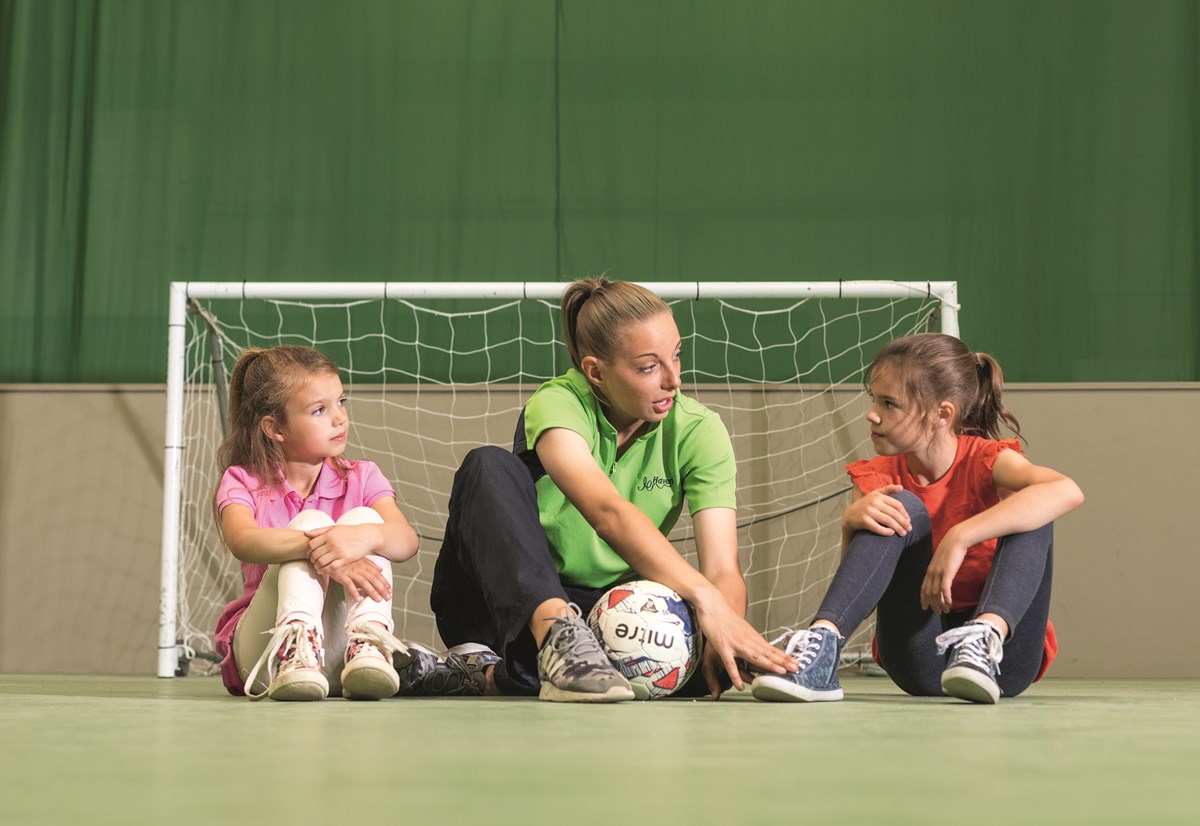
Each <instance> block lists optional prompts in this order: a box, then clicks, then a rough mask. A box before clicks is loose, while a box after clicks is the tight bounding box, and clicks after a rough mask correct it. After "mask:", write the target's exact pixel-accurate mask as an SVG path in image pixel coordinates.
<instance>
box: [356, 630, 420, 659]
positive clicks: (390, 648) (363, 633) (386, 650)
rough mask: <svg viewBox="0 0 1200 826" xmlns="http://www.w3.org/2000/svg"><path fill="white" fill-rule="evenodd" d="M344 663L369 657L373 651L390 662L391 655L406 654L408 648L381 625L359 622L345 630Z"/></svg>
mask: <svg viewBox="0 0 1200 826" xmlns="http://www.w3.org/2000/svg"><path fill="white" fill-rule="evenodd" d="M346 638H347V640H348V643H347V645H346V662H350V660H351V659H353V658H354V657H358V656H370V653H369V652H370V651H374V652H375V653H376V654H378V655H379V656H380V657H381V658H382V659H384V660H386V661H387V662H389V663H390V662H391V661H392V654H394V653H396V652H397V651H399V652H400V653H401V654H403V655H407V654H408V646H407V645H405V644H404V643H402V642H401V641H400V640H398V639H396V638H395V637H393V636H392V635H391V633H389V632H388V631H387V629H385V628H384V627H383V626H382V625H379V624H378V623H374V622H360V623H356V624H355V625H352V626H351V627H349V628H347V629H346Z"/></svg>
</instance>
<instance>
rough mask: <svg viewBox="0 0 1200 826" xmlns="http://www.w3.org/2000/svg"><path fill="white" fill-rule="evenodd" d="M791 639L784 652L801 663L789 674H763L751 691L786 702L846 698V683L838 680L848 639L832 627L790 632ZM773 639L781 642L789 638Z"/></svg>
mask: <svg viewBox="0 0 1200 826" xmlns="http://www.w3.org/2000/svg"><path fill="white" fill-rule="evenodd" d="M788 633H789V634H791V638H790V639H788V641H787V645H786V646H784V649H783V651H784V653H785V654H787V655H788V656H789V657H791V658H792V659H794V660H795V661H796V664H797V665H799V666H800V668H799V670H797V671H796V672H794V673H792V672H788V673H786V674H759V675H758V676H757V677H755V678H754V682H753V683H751V684H750V693H751V694H753V695H754V697H755V698H756V699H759V700H773V701H777V702H785V703H818V702H826V701H830V700H840V699H842V684H841V683H839V682H838V678H837V669H838V665H839V664H840V657H841V653H842V643H843V642H844V640H843V639H842V638H841V637H839V636H838V635H837V634H835V633H834V632H833V631H830V630H829V629H828V628H821V627H817V628H810V629H808V630H807V631H796V632H790V631H789V632H788ZM787 636H788V634H784V635H783V637H779V639H776V640H774V641H773V642H772V645H776V644H778V643H779V642H780V641H782V640H783V639H784V637H787Z"/></svg>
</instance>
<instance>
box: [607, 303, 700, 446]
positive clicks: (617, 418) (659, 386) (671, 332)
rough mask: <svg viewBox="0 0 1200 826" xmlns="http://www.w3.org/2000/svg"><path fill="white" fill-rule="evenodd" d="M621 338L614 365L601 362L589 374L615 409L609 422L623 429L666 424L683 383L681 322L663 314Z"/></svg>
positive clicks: (632, 327)
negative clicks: (681, 379) (643, 424)
mask: <svg viewBox="0 0 1200 826" xmlns="http://www.w3.org/2000/svg"><path fill="white" fill-rule="evenodd" d="M620 339H621V340H620V341H619V342H617V352H616V355H615V356H613V359H612V361H611V362H609V363H601V362H599V360H595V362H596V369H595V370H592V371H589V370H587V369H585V372H587V373H588V378H589V379H590V380H591V381H592V383H593V384H596V385H597V386H599V387H600V388H601V390H602V392H603V393H604V396H605V397H606V398H607V399H608V401H609V403H610V405H611V409H610V410H609V411H608V418H609V421H610V422H612V425H613V427H615V428H616V429H617V430H623V429H625V428H626V427H629V426H631V425H633V424H635V423H637V422H639V421H643V422H650V423H655V422H661V421H662V420H663V419H665V418H666V417H667V414H668V413H670V412H671V408H672V406H674V404H675V393H676V391H678V390H679V384H680V377H679V372H680V364H679V350H680V347H681V345H682V342H681V341H680V338H679V328H678V327H676V326H675V319H674V317H672V315H671V314H670V313H660V314H659V315H656V316H654V317H653V318H651V319H647V320H646V321H643V322H640V323H637V324H630V325H628V326H626V327H625V328H624V329H622V330H621V332H620ZM584 361H585V363H586V362H587V361H588V360H587V359H585V360H584Z"/></svg>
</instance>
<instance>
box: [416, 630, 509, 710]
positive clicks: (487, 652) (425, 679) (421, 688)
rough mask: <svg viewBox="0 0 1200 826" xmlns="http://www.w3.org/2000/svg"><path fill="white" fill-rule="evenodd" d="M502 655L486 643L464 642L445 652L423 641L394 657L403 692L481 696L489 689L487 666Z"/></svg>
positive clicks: (433, 695)
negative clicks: (426, 644) (427, 645)
mask: <svg viewBox="0 0 1200 826" xmlns="http://www.w3.org/2000/svg"><path fill="white" fill-rule="evenodd" d="M498 662H500V656H499V655H498V654H497V653H496V652H495V651H493V650H492V649H490V648H488V647H487V646H486V645H476V644H475V643H463V644H462V645H456V646H454V647H453V648H451V649H450V650H449V651H447V652H446V653H445V654H443V655H438V654H436V653H434V652H433V651H431V650H429V649H428V648H426V647H425V646H423V645H418V644H416V643H409V644H408V651H407V653H405V654H400V653H397V654H396V655H395V656H394V657H393V663H394V664H395V666H396V671H397V672H398V673H399V675H400V690H399V691H398V692H397V694H399V695H400V696H410V697H415V696H422V697H456V696H457V697H462V696H465V697H479V696H482V695H483V694H484V693H486V688H487V677H486V672H487V669H489V668H491V667H492V666H494V665H495V664H496V663H498Z"/></svg>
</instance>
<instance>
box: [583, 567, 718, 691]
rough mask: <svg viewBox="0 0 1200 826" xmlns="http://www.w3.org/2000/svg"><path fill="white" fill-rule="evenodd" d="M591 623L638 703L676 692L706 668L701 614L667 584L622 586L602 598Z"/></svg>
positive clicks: (638, 582) (642, 582)
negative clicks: (702, 661) (699, 621)
mask: <svg viewBox="0 0 1200 826" xmlns="http://www.w3.org/2000/svg"><path fill="white" fill-rule="evenodd" d="M587 623H588V626H589V627H590V628H591V629H592V632H593V633H594V634H595V635H596V639H597V640H599V642H600V647H601V648H603V649H604V653H605V654H607V655H608V658H609V660H611V661H612V664H613V665H614V666H616V668H617V670H618V671H620V672H621V673H622V674H624V675H625V677H626V678H627V679H628V680H629V682H630V683H631V684H632V685H633V692H634V694H635V695H636V696H637V697H638V699H641V700H650V699H654V698H656V697H667V696H669V695H671V694H673V693H674V692H675V691H678V690H679V689H680V688H682V687H683V684H684V683H686V682H687V681H688V678H689V677H691V676H692V674H693V673H695V671H696V670H697V669H698V668H699V666H700V654H701V646H702V644H703V643H702V640H703V637H702V636H701V634H700V628H699V625H698V624H697V623H696V615H695V613H694V612H693V611H692V607H691V606H690V605H688V604H687V602H685V601H684V599H683V597H681V596H679V594H677V593H675V592H674V591H673V590H671V589H670V588H668V587H667V586H665V585H660V584H659V583H657V582H651V581H650V580H648V579H639V580H635V581H633V582H626V583H623V584H621V585H616V586H614V587H612V588H610V589H609V590H608V591H606V592H605V593H604V594H603V595H601V597H600V599H598V600H596V604H595V605H594V606H592V610H591V611H589V612H588V616H587Z"/></svg>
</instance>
